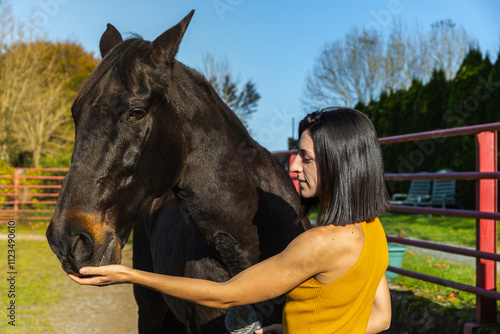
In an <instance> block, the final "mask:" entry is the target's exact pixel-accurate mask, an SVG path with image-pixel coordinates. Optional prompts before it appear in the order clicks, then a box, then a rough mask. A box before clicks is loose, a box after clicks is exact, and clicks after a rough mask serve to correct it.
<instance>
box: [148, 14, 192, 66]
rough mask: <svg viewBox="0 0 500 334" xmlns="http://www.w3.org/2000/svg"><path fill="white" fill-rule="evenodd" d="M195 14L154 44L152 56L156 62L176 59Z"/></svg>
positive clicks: (168, 31)
mask: <svg viewBox="0 0 500 334" xmlns="http://www.w3.org/2000/svg"><path fill="white" fill-rule="evenodd" d="M193 14H194V10H192V11H191V12H189V14H188V15H186V17H185V18H183V19H182V21H181V22H179V23H177V24H176V25H175V26H173V27H172V28H170V29H168V30H167V31H165V32H164V33H163V34H161V35H160V36H158V37H157V38H156V39H155V40H154V41H153V42H152V45H151V54H152V56H153V59H154V60H155V61H156V62H170V61H172V60H173V59H174V57H175V55H176V54H177V50H178V49H179V44H181V40H182V36H184V33H185V32H186V29H187V27H188V25H189V22H190V21H191V18H192V17H193Z"/></svg>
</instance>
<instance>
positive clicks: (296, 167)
mask: <svg viewBox="0 0 500 334" xmlns="http://www.w3.org/2000/svg"><path fill="white" fill-rule="evenodd" d="M301 171H302V166H301V165H300V156H299V155H298V154H297V155H296V156H295V158H293V161H292V164H291V165H290V172H292V173H300V172H301Z"/></svg>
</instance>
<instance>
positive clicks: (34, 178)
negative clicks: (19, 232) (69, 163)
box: [0, 168, 68, 223]
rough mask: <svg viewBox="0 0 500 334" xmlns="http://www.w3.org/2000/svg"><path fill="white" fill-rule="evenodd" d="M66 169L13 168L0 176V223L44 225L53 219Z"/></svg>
mask: <svg viewBox="0 0 500 334" xmlns="http://www.w3.org/2000/svg"><path fill="white" fill-rule="evenodd" d="M67 172H68V168H14V174H13V175H0V223H6V222H8V221H9V220H16V221H30V222H44V221H49V220H50V219H51V218H52V214H53V212H54V207H55V204H56V201H57V196H58V194H59V189H61V183H62V181H63V180H64V177H65V175H66V173H67Z"/></svg>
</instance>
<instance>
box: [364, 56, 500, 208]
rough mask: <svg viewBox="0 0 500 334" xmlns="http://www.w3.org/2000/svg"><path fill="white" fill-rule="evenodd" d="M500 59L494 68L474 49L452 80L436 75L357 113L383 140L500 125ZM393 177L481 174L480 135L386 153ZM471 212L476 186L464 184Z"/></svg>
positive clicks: (402, 186) (397, 185) (402, 187)
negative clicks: (478, 162)
mask: <svg viewBox="0 0 500 334" xmlns="http://www.w3.org/2000/svg"><path fill="white" fill-rule="evenodd" d="M499 59H500V57H497V60H496V62H495V64H492V63H491V61H490V60H489V57H488V56H486V57H483V56H482V54H481V52H480V51H479V50H477V49H471V50H470V51H469V53H468V54H467V56H466V57H465V58H464V60H463V62H462V65H461V67H460V69H459V71H458V72H457V74H456V76H455V77H454V78H453V79H452V80H446V78H445V75H444V73H443V72H442V71H434V73H433V75H432V77H431V79H430V80H429V82H427V83H425V84H424V83H422V82H419V81H414V82H413V83H412V85H411V87H410V88H409V89H407V90H398V91H392V92H387V93H384V94H382V95H381V96H380V98H379V99H378V100H377V101H371V102H370V103H369V104H368V105H364V104H358V105H357V106H356V107H355V108H356V109H358V110H360V111H362V112H364V113H365V114H367V115H368V116H369V117H370V119H371V120H372V122H373V124H374V125H375V128H376V129H377V132H378V135H379V137H387V136H395V135H402V134H408V133H416V132H423V131H431V130H438V129H447V128H455V127H463V126H469V125H477V124H485V123H492V122H498V121H500V60H499ZM382 150H383V154H384V163H385V169H386V172H388V173H418V172H423V171H426V172H436V171H438V170H440V169H452V170H455V171H462V172H465V171H474V170H476V166H475V164H476V159H475V137H474V135H467V136H457V137H448V138H435V139H428V140H421V141H417V142H410V143H401V144H390V145H384V146H383V147H382ZM408 186H409V182H391V183H390V184H389V191H390V192H406V191H407V190H408ZM457 192H458V193H459V196H460V199H461V200H462V202H463V203H464V205H465V206H466V208H467V209H474V208H475V183H474V182H473V181H458V182H457Z"/></svg>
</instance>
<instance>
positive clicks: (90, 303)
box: [50, 247, 137, 334]
mask: <svg viewBox="0 0 500 334" xmlns="http://www.w3.org/2000/svg"><path fill="white" fill-rule="evenodd" d="M122 254H123V259H122V264H124V265H128V266H131V265H132V249H131V247H128V248H127V247H125V248H124V250H123V253H122ZM65 285H67V286H65V287H63V289H65V291H69V293H70V295H67V296H64V298H63V299H62V300H61V301H60V302H58V303H56V304H55V305H52V306H51V309H53V312H52V310H51V317H50V321H51V323H52V326H53V327H54V328H55V333H57V334H65V333H68V334H69V333H71V334H73V333H75V334H80V333H109V334H114V333H119V334H135V333H137V306H136V303H135V300H134V296H133V288H132V285H130V284H121V285H113V286H107V287H94V286H79V285H77V284H76V283H74V282H73V281H71V280H70V279H69V278H68V279H67V280H66V283H65Z"/></svg>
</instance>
